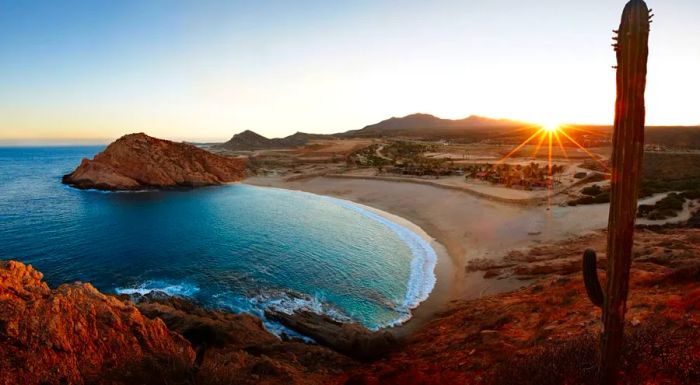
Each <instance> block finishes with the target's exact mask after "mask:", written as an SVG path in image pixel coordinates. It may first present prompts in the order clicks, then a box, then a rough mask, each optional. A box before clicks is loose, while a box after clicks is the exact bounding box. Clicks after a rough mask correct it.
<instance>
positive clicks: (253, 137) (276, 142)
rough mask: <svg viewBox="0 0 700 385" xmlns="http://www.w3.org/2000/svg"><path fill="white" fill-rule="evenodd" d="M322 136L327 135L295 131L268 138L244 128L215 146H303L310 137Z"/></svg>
mask: <svg viewBox="0 0 700 385" xmlns="http://www.w3.org/2000/svg"><path fill="white" fill-rule="evenodd" d="M324 137H327V136H326V135H315V134H306V133H303V132H297V133H295V134H293V135H289V136H287V137H284V138H274V139H268V138H266V137H264V136H262V135H260V134H258V133H256V132H253V131H250V130H246V131H243V132H241V133H239V134H236V135H234V136H233V137H232V138H231V139H230V140H229V141H228V142H226V143H222V144H219V145H217V146H216V148H219V149H224V150H232V151H251V150H263V149H275V148H294V147H301V146H305V145H306V144H307V143H308V142H309V140H311V139H317V138H324Z"/></svg>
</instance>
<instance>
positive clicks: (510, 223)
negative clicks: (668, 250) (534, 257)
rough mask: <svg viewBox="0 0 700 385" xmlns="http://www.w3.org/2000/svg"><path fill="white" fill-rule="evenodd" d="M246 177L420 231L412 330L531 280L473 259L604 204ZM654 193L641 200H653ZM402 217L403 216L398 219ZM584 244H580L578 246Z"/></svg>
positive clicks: (601, 217)
mask: <svg viewBox="0 0 700 385" xmlns="http://www.w3.org/2000/svg"><path fill="white" fill-rule="evenodd" d="M244 183H246V184H251V185H256V186H267V187H277V188H286V189H292V190H300V191H306V192H311V193H315V194H321V195H328V196H333V197H337V198H342V199H347V200H350V201H353V202H356V203H360V204H362V205H366V206H368V207H370V208H376V209H379V210H382V211H384V212H387V213H390V214H394V215H396V216H398V218H393V220H395V221H397V222H399V223H401V224H403V225H405V226H408V227H411V224H414V225H415V226H418V227H419V229H415V228H413V230H414V231H416V232H417V233H419V234H421V233H422V232H423V231H424V232H425V234H427V235H428V236H429V237H430V238H432V239H433V240H434V241H433V242H432V245H433V246H434V248H435V249H436V251H437V252H438V262H437V265H436V268H435V274H436V277H437V283H436V286H435V288H434V290H433V292H432V293H431V295H430V297H429V298H428V300H426V301H425V302H423V303H422V304H421V305H420V306H419V307H418V308H417V309H415V310H414V317H413V318H412V319H411V321H409V322H407V323H406V324H405V325H404V327H403V329H405V330H409V331H410V330H412V329H414V327H417V326H419V325H420V324H421V323H422V322H423V321H425V320H427V319H430V318H431V316H432V315H433V314H435V312H437V311H440V310H442V309H445V308H446V306H447V305H448V304H449V302H450V301H453V300H457V299H473V298H480V297H483V296H486V295H491V294H496V293H501V292H506V291H511V290H514V289H517V288H519V287H522V286H524V285H526V284H528V283H529V281H528V280H524V279H517V278H506V279H485V278H484V277H483V275H484V273H483V272H478V271H477V272H468V271H467V270H466V269H465V266H467V264H468V263H469V261H472V260H475V259H486V260H492V261H498V260H500V259H501V258H503V257H504V256H505V255H506V254H507V253H508V252H509V251H512V250H526V249H528V248H530V247H533V246H537V245H542V244H550V243H553V242H557V241H562V240H565V239H569V238H573V237H577V236H582V235H587V234H591V233H593V232H595V231H596V230H600V229H604V228H605V227H606V226H607V220H608V205H607V204H598V205H587V206H575V207H569V206H551V207H549V208H548V207H547V206H546V205H542V206H521V205H512V204H506V203H501V202H497V201H493V200H489V199H484V198H481V197H477V196H474V195H472V194H468V193H465V192H462V191H458V190H453V189H444V188H439V187H436V186H432V185H428V184H419V183H406V182H396V181H389V180H373V179H355V178H334V177H313V178H308V179H299V180H292V181H289V180H285V179H283V178H280V177H257V176H256V177H251V178H248V179H246V180H245V182H244ZM658 199H659V198H658V196H654V197H649V198H646V199H644V200H641V201H640V202H642V203H646V202H653V201H655V200H658ZM401 218H404V219H405V220H406V221H408V223H402V221H401ZM582 251H583V250H582Z"/></svg>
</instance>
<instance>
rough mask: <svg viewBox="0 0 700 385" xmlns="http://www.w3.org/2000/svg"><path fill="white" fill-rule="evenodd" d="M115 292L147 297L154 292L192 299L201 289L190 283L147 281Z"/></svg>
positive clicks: (119, 288)
mask: <svg viewBox="0 0 700 385" xmlns="http://www.w3.org/2000/svg"><path fill="white" fill-rule="evenodd" d="M114 291H116V292H117V294H127V295H132V294H140V295H146V294H148V293H151V292H154V291H160V292H163V293H165V294H167V295H169V296H173V297H191V296H193V295H194V294H195V293H197V292H198V291H199V287H197V286H195V285H192V284H189V283H184V282H181V283H175V284H173V283H168V282H164V281H156V280H151V281H146V282H143V283H141V284H139V285H137V286H133V287H118V288H116V289H115V290H114Z"/></svg>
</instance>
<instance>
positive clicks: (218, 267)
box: [0, 147, 435, 329]
mask: <svg viewBox="0 0 700 385" xmlns="http://www.w3.org/2000/svg"><path fill="white" fill-rule="evenodd" d="M101 149H102V148H100V147H49V148H0V259H16V260H20V261H22V262H26V263H30V264H32V265H34V266H35V267H36V268H37V269H39V270H41V271H42V272H43V273H44V276H45V279H46V280H47V281H48V282H49V284H50V285H58V284H61V283H64V282H73V281H85V282H91V283H92V284H93V285H94V286H96V287H97V288H98V289H100V290H102V291H105V292H112V293H135V292H139V293H145V292H148V291H151V290H161V291H164V292H166V293H168V294H171V295H181V296H187V297H191V298H194V299H196V300H198V301H200V302H201V303H202V304H204V305H206V306H209V307H214V308H222V309H228V310H231V311H235V312H240V311H245V312H250V313H254V314H257V315H261V314H262V311H263V310H264V309H265V308H266V307H269V306H274V307H277V308H280V309H287V310H293V309H296V308H310V309H313V310H315V311H319V312H325V313H327V314H330V315H332V316H334V317H336V318H338V319H352V320H355V321H358V322H361V323H363V324H364V325H366V326H368V327H370V328H379V327H384V326H388V325H391V324H395V323H397V322H401V321H404V320H406V319H407V318H409V317H410V308H412V307H415V306H416V305H417V304H418V303H419V302H420V301H422V300H424V299H425V298H426V297H427V295H428V293H429V292H430V290H432V287H433V285H434V275H433V267H434V263H435V253H434V251H433V250H432V249H431V248H430V246H429V244H427V243H426V242H424V241H423V240H422V239H420V238H419V237H418V236H417V235H416V234H415V233H413V232H411V231H409V230H408V229H406V228H404V227H401V226H398V225H397V224H395V223H393V222H390V221H388V220H386V219H384V218H383V217H381V216H378V215H377V214H375V213H374V212H372V211H368V210H366V209H364V208H362V207H361V206H358V205H355V204H353V203H350V202H347V201H342V200H337V199H333V198H328V197H322V196H317V195H312V194H307V193H302V192H294V191H287V190H281V189H269V188H260V187H253V186H248V185H244V184H238V185H229V186H222V187H211V188H202V189H196V190H188V191H165V192H158V191H147V192H136V193H133V192H130V193H104V192H98V191H81V190H76V189H73V188H70V187H67V186H64V185H62V184H61V176H62V175H63V174H66V173H68V172H70V171H71V170H72V169H73V168H74V167H75V166H76V165H78V163H79V162H80V160H81V158H83V157H92V156H93V155H94V154H96V153H97V152H99V151H100V150H101ZM267 325H268V327H270V328H272V329H274V328H275V325H274V324H271V323H267Z"/></svg>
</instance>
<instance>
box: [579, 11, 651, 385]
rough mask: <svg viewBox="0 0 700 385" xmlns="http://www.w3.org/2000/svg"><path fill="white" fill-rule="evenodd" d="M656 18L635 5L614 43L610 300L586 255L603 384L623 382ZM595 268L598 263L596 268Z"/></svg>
mask: <svg viewBox="0 0 700 385" xmlns="http://www.w3.org/2000/svg"><path fill="white" fill-rule="evenodd" d="M650 19H651V13H650V10H649V9H648V8H647V5H646V3H644V1H643V0H630V1H629V2H628V3H627V5H626V6H625V9H624V11H623V12H622V20H621V22H620V28H619V30H617V31H614V32H616V33H617V36H616V37H614V38H613V39H614V40H616V41H617V42H616V44H613V46H614V47H615V51H616V53H617V101H616V103H615V131H614V133H613V153H612V158H611V163H612V178H611V182H610V183H611V192H610V214H609V217H608V247H607V254H608V266H607V283H606V288H605V295H603V292H602V290H601V288H600V284H599V283H598V277H597V274H596V267H595V253H594V252H592V251H587V252H586V255H584V277H586V278H585V282H586V291H587V292H588V295H589V297H590V298H591V300H592V301H593V303H594V304H596V305H600V304H601V303H602V308H603V333H602V335H601V354H600V376H601V377H600V382H601V383H602V384H614V383H616V380H617V375H618V370H619V361H620V351H621V349H622V338H623V326H624V321H625V312H626V311H627V292H628V290H629V272H630V264H631V260H632V258H631V254H632V238H633V235H634V221H635V218H636V211H637V195H638V194H637V193H638V186H639V181H640V179H641V171H642V156H643V153H644V119H645V107H644V91H645V88H646V75H647V57H648V54H649V48H648V40H649V25H650ZM591 263H592V264H591Z"/></svg>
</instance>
